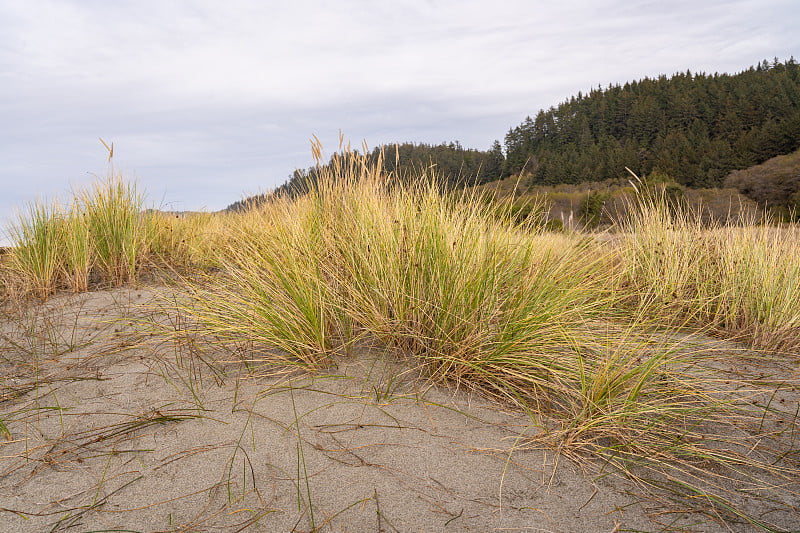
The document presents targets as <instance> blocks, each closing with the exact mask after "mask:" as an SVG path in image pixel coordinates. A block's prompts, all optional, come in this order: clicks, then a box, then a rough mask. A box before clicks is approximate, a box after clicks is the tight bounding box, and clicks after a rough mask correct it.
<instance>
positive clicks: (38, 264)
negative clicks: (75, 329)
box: [3, 173, 211, 300]
mask: <svg viewBox="0 0 800 533" xmlns="http://www.w3.org/2000/svg"><path fill="white" fill-rule="evenodd" d="M144 207H145V197H144V194H143V193H141V192H140V191H138V190H137V188H136V185H135V184H130V183H126V182H125V180H124V179H123V177H122V176H121V175H119V174H117V175H114V174H111V173H109V175H108V176H107V177H106V178H105V179H102V180H100V181H98V182H97V183H96V184H95V185H94V186H93V187H91V188H87V189H84V190H81V191H78V192H77V193H76V194H75V195H74V196H73V198H72V199H71V201H70V204H69V206H68V207H64V206H62V205H61V204H59V203H58V202H55V201H52V202H49V203H46V202H35V203H31V204H29V205H28V206H27V208H26V209H25V210H24V211H22V212H20V213H19V214H18V216H17V220H16V222H14V223H12V224H11V227H10V232H9V233H10V237H11V241H12V246H13V247H12V249H11V252H10V253H9V254H8V258H7V261H6V262H5V263H4V265H3V267H4V270H5V275H4V276H3V277H4V279H5V282H6V284H7V288H8V289H9V290H10V291H12V292H14V293H16V294H17V295H22V296H24V295H28V294H31V295H34V296H36V297H38V298H40V299H42V300H44V299H46V298H47V297H48V296H49V295H51V294H53V293H54V292H55V291H57V290H59V289H67V290H70V291H72V292H76V293H78V292H83V291H86V290H87V289H88V288H89V285H90V283H91V282H92V281H94V282H96V283H109V284H112V285H121V284H124V283H135V282H136V281H137V279H138V277H139V275H140V272H141V271H142V269H143V268H144V267H145V266H147V265H149V264H152V263H153V262H156V261H159V262H161V263H167V264H169V265H170V266H180V265H189V264H194V263H195V262H197V263H198V264H201V265H202V264H205V262H206V258H208V257H210V256H211V254H210V250H209V249H208V247H207V245H206V244H205V237H206V234H207V229H208V227H209V226H210V224H211V215H205V214H193V215H190V216H179V217H177V218H174V217H171V216H169V215H165V214H162V213H160V212H158V211H154V210H145V208H144Z"/></svg>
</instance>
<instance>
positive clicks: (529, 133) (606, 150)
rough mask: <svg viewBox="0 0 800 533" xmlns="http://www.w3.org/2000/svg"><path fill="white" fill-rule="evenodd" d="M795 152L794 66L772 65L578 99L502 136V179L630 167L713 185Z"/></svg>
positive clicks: (543, 179) (797, 97)
mask: <svg viewBox="0 0 800 533" xmlns="http://www.w3.org/2000/svg"><path fill="white" fill-rule="evenodd" d="M798 147H800V68H798V64H797V63H796V62H795V60H794V59H793V58H792V59H790V60H788V61H786V62H783V63H781V62H779V61H778V60H777V59H775V61H773V62H772V63H769V62H767V61H763V62H762V63H760V64H759V65H758V66H756V67H751V68H750V69H748V70H746V71H744V72H741V73H739V74H735V75H728V74H713V75H707V74H692V73H691V72H686V73H684V74H676V75H674V76H672V77H670V78H668V77H666V76H660V77H659V78H658V79H649V78H645V79H643V80H640V81H638V82H630V83H626V84H625V85H624V86H621V85H612V86H610V87H608V88H607V89H600V88H598V89H595V90H592V91H591V92H589V94H587V95H584V94H581V93H578V95H577V96H574V97H572V98H570V99H569V100H568V101H566V102H563V103H562V104H560V105H558V107H551V108H550V109H549V110H547V111H540V112H539V113H538V114H537V115H536V117H535V118H530V117H528V118H527V119H526V120H525V121H524V122H523V123H522V124H520V125H519V126H517V127H515V128H512V129H511V130H510V131H509V132H508V134H507V135H506V138H505V152H506V153H505V155H506V161H505V165H504V174H505V175H509V174H516V173H519V172H520V171H523V170H524V171H526V172H529V173H531V174H532V178H533V179H532V183H535V184H557V183H578V182H582V181H586V180H593V181H601V180H605V179H608V178H613V177H618V176H619V175H620V174H621V173H622V172H623V169H624V167H626V166H627V167H629V168H631V169H632V170H633V171H635V172H637V173H639V174H649V173H651V172H654V171H658V172H660V173H662V174H666V175H667V176H668V177H670V178H672V179H674V180H675V181H677V182H679V183H681V184H683V185H686V186H690V187H714V186H719V185H721V184H722V181H723V179H724V178H725V176H726V175H727V174H728V173H729V172H730V171H731V170H735V169H741V168H746V167H749V166H751V165H755V164H758V163H761V162H763V161H766V160H767V159H769V158H771V157H773V156H776V155H779V154H785V153H788V152H791V151H792V150H794V149H795V148H798Z"/></svg>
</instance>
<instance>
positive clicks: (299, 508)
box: [0, 287, 800, 532]
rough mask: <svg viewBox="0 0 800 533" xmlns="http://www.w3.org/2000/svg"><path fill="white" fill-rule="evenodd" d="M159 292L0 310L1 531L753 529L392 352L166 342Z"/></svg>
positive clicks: (788, 517) (104, 294) (93, 295)
mask: <svg viewBox="0 0 800 533" xmlns="http://www.w3.org/2000/svg"><path fill="white" fill-rule="evenodd" d="M167 290H168V289H167V288H166V287H143V288H137V289H114V290H100V291H94V292H90V293H87V294H82V295H77V296H67V295H62V296H58V297H55V298H53V299H52V300H51V301H49V302H48V303H47V304H45V305H33V306H31V307H30V308H29V309H28V310H27V311H26V312H25V313H22V314H15V313H8V314H7V315H6V317H5V318H4V319H3V321H2V334H3V336H2V337H0V347H1V348H2V355H0V419H2V420H3V421H4V422H5V424H6V425H7V427H8V429H9V431H10V433H11V437H10V438H9V439H6V440H4V441H2V440H0V531H8V532H12V531H13V532H17V531H18V532H28V531H30V532H33V531H142V532H145V531H147V532H151V531H304V532H307V531H313V530H316V531H356V532H361V531H371V532H380V531H402V532H406V531H524V532H534V531H536V532H539V531H541V532H545V531H547V532H567V531H576V532H582V531H586V532H590V531H600V532H612V531H630V530H635V531H660V530H678V529H680V530H694V531H730V530H736V531H740V530H741V531H746V530H748V529H749V528H750V526H749V525H747V524H745V523H738V524H734V525H731V526H730V528H729V527H728V526H726V525H724V524H723V523H722V522H721V521H720V520H716V519H715V517H713V516H707V515H702V514H688V513H676V512H673V511H674V510H673V509H668V508H666V507H664V506H663V504H662V503H659V502H658V501H656V500H653V499H652V498H649V497H648V496H647V493H646V491H644V490H643V487H641V486H639V485H637V484H636V483H634V482H633V481H631V480H628V479H625V478H623V477H620V476H613V475H612V476H604V477H600V476H598V475H597V474H596V468H595V467H596V466H597V465H592V463H591V459H590V458H586V459H585V460H583V461H580V462H577V463H576V462H574V461H572V460H570V459H568V458H566V457H562V456H560V455H558V454H557V453H556V452H555V451H553V450H552V449H547V448H544V447H538V448H536V447H529V446H523V445H522V444H523V443H525V442H526V439H525V438H524V436H525V435H533V434H535V433H536V432H538V431H539V429H537V428H536V427H534V426H532V425H531V421H530V419H529V418H528V417H526V416H525V415H524V414H522V413H520V412H519V411H518V410H515V409H513V408H512V407H510V406H504V405H500V404H498V403H497V402H494V401H490V400H488V399H485V398H483V397H481V396H480V395H478V394H471V393H470V392H469V391H463V390H460V391H459V390H454V389H452V388H448V387H445V386H440V385H437V386H434V385H431V384H429V383H426V382H425V380H424V379H421V378H420V377H419V376H416V375H414V374H413V373H412V372H410V371H406V368H407V367H406V366H404V364H403V362H402V358H400V357H398V354H395V353H391V352H387V351H385V350H382V349H378V348H370V347H367V346H361V347H358V348H357V349H356V350H355V351H354V354H353V355H352V356H351V357H340V358H338V359H337V364H336V365H334V366H332V367H331V368H329V369H326V370H324V371H322V372H320V373H317V374H316V375H313V376H310V375H302V374H295V375H268V374H265V373H264V372H263V371H262V370H260V369H257V367H256V366H254V365H253V364H252V363H251V364H249V365H247V364H244V362H243V361H248V360H252V359H253V357H254V356H257V355H258V354H249V353H247V351H246V350H243V351H242V352H241V353H240V354H239V355H240V356H241V357H242V360H241V361H237V360H235V359H236V358H235V357H233V358H232V357H231V354H222V353H219V354H213V353H205V352H201V351H198V348H197V347H196V346H193V345H192V344H191V343H189V342H183V343H178V344H176V343H175V342H173V341H172V340H171V339H168V338H166V337H164V336H162V335H160V334H155V333H153V331H151V330H149V329H148V326H146V324H147V323H148V322H149V321H154V322H160V323H164V322H165V321H166V322H170V321H171V322H172V323H173V324H176V323H179V317H176V316H170V315H169V313H166V314H161V313H159V312H157V308H158V303H157V302H158V301H159V300H158V299H157V295H158V294H162V295H163V294H164V291H167ZM225 359H230V360H229V361H225ZM212 360H213V364H212ZM204 361H205V362H204ZM206 363H209V364H206ZM791 401H795V402H796V397H795V398H790V402H791ZM520 435H523V437H522V438H520ZM788 503H789V504H790V505H794V506H795V509H797V508H798V503H800V501H795V502H788ZM782 509H783V510H782V511H781V513H783V514H782V515H781V516H780V517H778V518H777V520H778V521H779V522H780V523H781V524H783V525H784V526H785V527H786V529H793V528H794V529H800V519H798V516H797V515H796V514H793V513H792V512H788V513H787V512H786V511H785V507H782ZM755 511H756V512H762V513H764V512H765V510H764V509H756V510H755ZM767 511H768V510H767ZM771 516H772V518H775V515H774V513H773V515H771ZM793 526H794V527H793ZM750 529H752V528H750Z"/></svg>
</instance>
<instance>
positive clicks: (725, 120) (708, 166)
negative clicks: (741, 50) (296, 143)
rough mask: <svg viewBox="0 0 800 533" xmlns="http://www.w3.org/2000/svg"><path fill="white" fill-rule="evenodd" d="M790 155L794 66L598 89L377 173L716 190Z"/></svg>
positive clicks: (795, 142)
mask: <svg viewBox="0 0 800 533" xmlns="http://www.w3.org/2000/svg"><path fill="white" fill-rule="evenodd" d="M798 148H800V66H798V63H797V62H796V61H795V60H794V58H790V59H789V60H787V61H784V62H781V61H779V60H778V59H777V58H775V59H774V60H773V61H772V62H770V61H767V60H764V61H762V62H760V63H759V64H758V65H757V66H755V67H750V68H749V69H747V70H745V71H743V72H740V73H738V74H718V73H715V74H713V75H712V74H705V73H692V72H690V71H686V72H685V73H677V74H675V75H673V76H671V77H667V76H666V75H662V76H659V77H658V78H644V79H641V80H639V81H632V82H628V83H625V84H624V85H620V84H615V85H609V86H608V87H607V88H601V87H597V88H596V89H592V90H591V91H589V93H588V94H583V93H582V92H579V93H578V94H577V95H576V96H572V97H570V99H569V100H566V101H564V102H562V103H560V104H559V105H558V106H554V107H550V108H549V109H548V110H540V111H539V112H538V113H537V114H536V116H535V117H530V116H529V117H527V118H526V119H525V120H524V121H522V123H521V124H519V125H518V126H516V127H513V128H511V129H510V130H509V131H508V133H507V134H506V135H505V138H504V142H503V144H502V145H501V143H500V141H498V140H496V141H494V142H493V143H492V145H491V147H490V148H489V149H488V150H476V149H472V148H465V147H463V146H462V145H461V144H460V143H459V142H458V141H455V142H449V143H441V144H438V145H433V144H425V143H408V142H406V143H402V144H398V145H396V146H393V147H390V148H389V149H388V150H387V151H386V152H385V156H386V157H385V164H386V168H387V170H388V171H390V172H395V173H396V175H397V176H400V177H408V176H413V175H415V174H419V171H420V170H424V171H431V172H430V173H435V174H436V175H437V177H438V178H439V179H440V180H441V182H442V183H443V184H444V185H447V186H459V185H469V184H482V183H487V182H490V181H494V180H497V179H500V178H504V177H508V176H512V175H522V176H525V177H526V182H527V184H529V185H557V184H562V183H567V184H577V183H582V182H585V181H604V180H608V179H614V178H619V177H621V176H624V175H626V171H625V167H628V168H630V169H631V170H633V171H634V172H636V173H637V174H638V175H640V176H642V175H651V174H658V175H660V176H661V179H666V180H668V181H674V182H676V183H678V184H680V185H683V186H686V187H692V188H707V187H720V186H722V185H723V183H724V180H725V177H726V176H727V175H728V174H730V173H731V172H732V171H734V170H738V169H743V168H748V167H750V166H753V165H757V164H759V163H762V162H764V161H766V160H768V159H770V158H772V157H774V156H777V155H781V154H787V153H790V152H792V151H793V150H796V149H798ZM380 150H381V149H380V148H375V149H373V150H372V152H371V153H370V154H369V157H370V158H371V159H373V160H374V159H376V158H377V157H378V154H379V152H380ZM340 156H341V155H340ZM318 171H319V169H317V168H314V167H312V168H309V169H307V170H297V171H295V172H294V173H293V174H292V175H291V176H290V178H289V180H288V181H287V182H286V183H284V184H283V185H281V186H280V187H278V188H277V189H276V190H275V191H273V194H278V195H283V194H300V193H303V192H305V191H307V190H308V187H309V186H310V185H311V184H313V183H314V182H315V180H316V178H317V174H318ZM795 192H796V191H795ZM262 196H263V195H262ZM264 198H266V196H264ZM255 199H256V198H255V197H254V198H251V199H248V200H242V201H240V202H236V203H235V204H232V205H231V206H229V209H234V210H235V209H241V208H243V207H244V206H245V205H247V203H248V202H252V201H253V200H255ZM262 199H263V198H262Z"/></svg>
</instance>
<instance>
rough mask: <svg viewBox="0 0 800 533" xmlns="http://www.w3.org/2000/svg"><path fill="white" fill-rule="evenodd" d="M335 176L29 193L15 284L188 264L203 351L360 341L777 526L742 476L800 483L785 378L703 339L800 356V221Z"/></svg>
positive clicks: (642, 476) (317, 348) (10, 274)
mask: <svg viewBox="0 0 800 533" xmlns="http://www.w3.org/2000/svg"><path fill="white" fill-rule="evenodd" d="M313 152H314V153H315V155H316V156H317V157H318V158H319V157H321V153H322V147H321V146H320V145H319V143H318V141H317V142H316V143H315V144H314V148H313ZM318 168H319V169H320V172H319V174H318V176H317V178H318V180H317V181H316V182H315V183H313V184H309V192H308V193H307V194H304V195H300V196H296V197H292V196H279V197H273V198H270V199H269V200H268V201H266V202H264V203H262V204H261V205H259V206H258V207H257V208H252V209H249V210H247V211H244V212H241V213H232V214H228V215H222V214H215V215H211V214H192V215H170V214H164V213H159V212H155V211H152V210H147V209H146V206H145V196H144V194H143V193H141V192H140V191H139V190H138V189H137V188H136V186H135V185H133V184H130V183H127V182H126V181H125V180H124V179H123V178H122V177H121V176H119V175H113V174H112V175H109V177H107V178H106V179H105V180H101V181H100V182H98V183H97V184H96V185H95V186H94V187H93V188H91V189H86V190H84V191H80V192H78V193H76V194H75V195H74V198H73V201H72V202H71V204H70V206H69V208H62V207H60V206H59V204H57V203H52V204H48V203H33V204H30V205H29V206H28V208H27V210H25V211H23V212H22V213H21V214H20V216H19V217H18V220H17V222H16V223H15V224H13V225H12V227H11V236H12V240H13V251H12V252H11V254H10V257H9V258H8V260H7V261H5V262H4V266H3V269H4V275H3V279H4V280H5V282H4V287H5V289H4V290H5V291H6V292H7V293H11V292H15V293H16V294H18V295H23V296H24V295H31V296H33V297H35V298H39V299H42V300H44V299H46V298H47V297H49V296H50V295H51V294H53V293H54V292H56V291H57V290H62V289H64V290H71V291H74V292H81V291H85V290H87V289H88V288H90V287H91V286H92V284H93V283H94V284H97V283H99V284H105V285H121V284H126V283H137V282H138V281H139V280H140V279H141V275H142V272H143V271H144V270H145V269H146V268H149V267H155V266H160V267H167V268H170V269H172V270H173V272H177V271H178V270H180V269H181V268H183V269H184V270H183V271H182V272H180V273H178V274H177V275H176V277H177V279H178V280H179V283H178V285H177V290H178V292H179V294H178V295H177V296H173V297H172V298H171V299H170V300H169V302H171V303H170V305H172V306H173V307H174V310H175V312H177V313H178V314H179V315H180V316H184V317H186V320H187V321H190V322H191V323H192V325H193V326H192V329H191V332H192V335H194V337H193V338H192V339H191V342H192V343H193V346H194V345H197V346H201V345H202V346H205V348H204V349H205V350H206V351H207V353H223V354H224V353H234V352H237V351H238V350H240V348H241V347H242V346H247V347H249V349H248V351H249V352H250V353H260V354H263V356H260V357H259V358H258V361H257V363H258V364H259V365H261V366H263V367H267V368H269V369H271V370H272V371H276V372H278V371H286V370H295V369H299V370H302V371H304V372H310V373H316V372H320V371H322V370H324V369H326V368H328V367H330V366H331V365H333V364H334V362H335V358H336V357H347V356H348V355H349V354H350V353H351V351H352V350H353V348H354V346H356V345H358V344H359V343H361V342H362V341H367V342H368V343H370V344H372V345H376V346H382V347H385V348H390V349H393V350H396V352H397V353H400V354H402V357H403V358H404V360H405V363H406V364H407V365H408V366H411V367H412V368H414V369H415V370H416V371H418V372H419V373H420V374H421V375H422V376H423V378H424V379H427V380H429V381H431V382H435V383H443V384H446V385H450V386H453V387H456V388H462V389H466V390H470V391H477V392H479V393H481V394H483V395H486V396H489V397H492V398H495V399H497V400H498V401H500V402H502V403H504V404H508V405H512V406H514V407H515V408H517V409H521V410H523V411H524V412H525V413H527V415H528V416H529V418H530V422H531V428H532V429H531V431H530V432H529V434H528V435H525V436H524V438H523V436H521V440H520V446H522V447H524V446H549V447H552V448H555V449H557V450H558V451H559V452H561V453H563V454H566V455H567V456H569V457H571V458H573V459H574V460H576V461H578V462H582V463H585V464H589V463H590V462H591V461H595V460H599V463H598V464H599V465H601V466H600V467H599V469H600V471H602V472H605V471H608V472H617V473H622V474H624V475H626V476H629V477H632V478H634V479H637V480H639V481H641V482H642V483H643V484H645V485H647V486H648V487H651V488H656V487H661V488H663V487H670V488H669V490H671V491H672V492H671V494H673V495H678V494H682V495H683V496H684V497H685V498H684V500H685V501H690V500H691V501H696V500H697V496H698V495H702V497H703V501H704V502H706V503H707V504H708V506H710V507H711V508H713V509H715V511H714V512H715V513H720V512H723V511H724V512H726V513H727V514H726V516H728V517H730V518H731V519H744V520H745V521H749V522H750V523H751V524H755V525H757V527H761V528H762V529H769V528H770V526H769V524H768V523H766V522H764V523H761V522H759V521H758V520H756V519H753V518H751V517H747V516H742V513H741V512H739V511H738V510H736V508H735V507H734V508H733V509H734V510H733V511H731V509H730V508H731V506H732V505H733V504H730V503H729V499H728V498H727V496H726V495H727V494H728V492H726V491H730V489H729V488H726V487H728V486H729V484H730V482H731V481H732V480H733V481H734V482H736V483H744V484H747V486H748V487H750V489H749V490H752V491H756V490H757V491H759V492H760V493H762V494H764V496H763V497H764V498H771V497H772V496H771V494H772V492H771V491H772V490H773V489H774V490H777V491H780V490H781V489H780V487H781V486H782V484H787V486H788V484H790V481H791V480H792V479H793V478H794V477H796V476H797V475H800V464H799V463H798V460H797V450H796V444H795V443H794V440H793V438H791V437H793V435H794V430H793V429H792V430H791V431H789V432H787V431H786V430H784V431H783V432H778V433H776V432H774V431H772V430H768V429H767V428H768V427H772V426H770V425H769V424H767V423H765V421H779V422H780V423H781V424H783V427H784V428H795V427H796V425H797V422H798V420H797V413H795V414H794V416H792V414H791V413H787V412H783V411H780V410H775V409H774V408H772V407H771V406H770V405H769V403H767V404H766V405H762V404H759V403H758V402H754V401H753V398H759V397H761V396H763V395H764V394H767V395H768V394H769V390H770V389H769V387H774V389H773V392H772V393H773V394H775V393H776V392H777V391H778V390H779V389H780V387H781V386H782V385H781V384H779V383H777V381H776V382H774V383H773V382H770V383H767V384H765V383H763V380H762V382H757V380H751V379H750V378H748V377H747V376H735V377H732V376H730V375H728V374H726V373H725V372H726V371H725V370H724V369H723V367H721V366H720V354H719V351H717V350H715V349H711V347H710V346H711V345H710V341H708V340H706V341H702V342H696V341H693V340H687V337H692V335H697V334H703V335H707V334H712V335H715V336H719V337H723V338H726V339H728V340H731V341H738V342H741V343H744V344H745V345H747V346H749V347H752V348H756V349H763V350H769V353H767V352H758V353H759V354H760V355H759V356H760V357H763V358H764V360H765V361H767V360H769V359H770V358H776V357H783V358H786V357H789V358H792V357H793V358H794V360H795V361H796V355H791V350H792V349H794V348H797V347H798V346H800V232H798V228H797V227H796V226H782V227H777V226H775V225H770V224H765V223H764V222H763V221H761V220H755V219H741V220H737V221H735V223H733V224H731V225H728V226H719V225H715V226H711V227H709V226H707V225H704V224H703V223H702V221H701V219H700V217H698V216H695V215H693V214H692V213H691V212H690V211H689V210H687V209H685V208H683V207H681V206H680V205H674V204H669V203H667V202H665V201H662V200H663V199H659V198H658V197H657V196H652V195H651V196H643V197H642V198H640V199H639V200H638V203H636V204H635V205H632V206H631V208H630V209H629V214H630V216H629V217H628V218H627V219H625V220H621V221H619V222H618V225H617V226H616V227H615V228H614V231H613V232H612V233H610V234H606V235H603V236H598V235H596V234H592V233H578V232H564V231H558V232H553V231H549V230H548V229H547V226H546V225H545V224H541V223H540V221H539V220H538V219H537V217H536V215H535V213H536V212H538V208H537V207H536V206H533V207H531V209H530V210H531V212H533V213H534V215H533V216H526V217H520V216H517V215H518V214H515V213H512V214H511V215H509V216H503V215H502V209H503V206H500V207H498V206H497V205H494V204H492V203H491V202H489V203H487V202H486V201H485V199H484V198H483V197H481V196H479V195H478V194H477V193H475V192H474V191H472V190H470V189H466V190H458V191H448V190H445V189H443V188H442V187H441V186H440V183H439V182H438V180H437V178H436V176H435V175H426V174H425V172H424V171H420V175H419V176H416V179H413V180H408V179H407V177H400V176H396V175H393V174H391V173H387V172H386V171H385V170H384V167H383V163H382V161H381V160H380V159H378V160H377V161H371V162H370V161H368V160H367V159H366V158H364V157H363V156H360V155H358V154H357V153H356V152H347V151H345V152H344V153H342V154H341V155H335V156H334V158H333V159H332V162H331V164H329V165H327V166H323V165H320V166H319V167H318ZM498 213H499V214H498ZM601 237H602V238H601ZM189 265H192V266H193V267H194V268H192V269H191V270H186V269H185V268H184V267H186V266H189ZM181 335H184V336H185V335H186V330H182V331H181ZM184 341H185V339H183V340H181V342H184ZM176 342H177V340H176ZM733 357H736V356H735V355H730V356H729V358H733ZM770 423H771V422H770ZM3 430H5V427H4V426H2V425H0V431H3ZM301 452H302V449H301V448H298V453H299V454H300V453H301ZM298 460H299V459H298ZM298 465H299V463H298ZM298 469H299V466H298ZM298 472H299V470H298ZM298 476H299V473H298ZM761 476H769V479H771V480H773V481H770V482H764V483H759V479H760V478H761ZM775 480H777V481H775ZM306 489H308V490H307V491H308V496H309V499H310V488H309V487H306ZM676 497H677V496H676ZM693 498H694V499H693ZM668 499H669V498H668ZM674 499H675V498H673V500H674ZM720 502H723V503H722V504H721V503H720ZM723 514H724V513H723Z"/></svg>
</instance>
